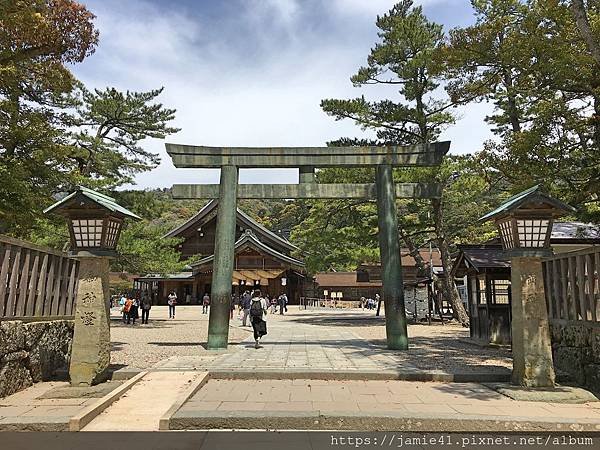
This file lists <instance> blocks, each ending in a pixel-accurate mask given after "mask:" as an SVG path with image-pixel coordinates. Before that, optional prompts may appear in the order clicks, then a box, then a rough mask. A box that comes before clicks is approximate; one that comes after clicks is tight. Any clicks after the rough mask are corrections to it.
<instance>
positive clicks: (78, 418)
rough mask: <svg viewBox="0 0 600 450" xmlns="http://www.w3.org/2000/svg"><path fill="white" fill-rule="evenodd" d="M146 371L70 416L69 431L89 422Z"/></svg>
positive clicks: (78, 429)
mask: <svg viewBox="0 0 600 450" xmlns="http://www.w3.org/2000/svg"><path fill="white" fill-rule="evenodd" d="M147 373H148V372H146V371H144V372H140V373H138V374H137V375H136V376H134V377H133V378H131V379H130V380H129V381H126V382H125V383H123V384H122V385H121V386H119V387H118V388H116V389H115V390H113V391H111V392H109V393H108V394H106V395H105V396H104V397H102V398H101V399H99V400H98V401H97V402H95V403H94V404H92V405H90V406H88V407H86V408H84V409H83V410H82V411H80V412H79V414H77V415H75V416H73V417H71V419H70V420H69V431H80V430H81V429H82V428H83V427H85V426H86V425H87V424H88V423H90V422H91V421H92V420H93V419H94V418H95V417H96V416H98V415H99V414H100V413H101V412H102V411H104V410H105V409H106V408H108V407H109V406H110V405H111V404H113V403H114V402H116V401H117V400H118V399H119V398H121V396H122V395H123V394H124V393H125V392H127V391H128V390H129V389H131V388H132V387H133V385H134V384H136V383H137V382H138V381H140V380H141V379H142V378H144V376H145V375H146V374H147Z"/></svg>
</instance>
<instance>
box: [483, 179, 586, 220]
mask: <svg viewBox="0 0 600 450" xmlns="http://www.w3.org/2000/svg"><path fill="white" fill-rule="evenodd" d="M530 203H538V204H540V203H543V204H546V205H548V206H549V208H551V209H553V210H554V212H555V213H556V212H565V213H567V212H574V211H575V208H573V207H572V206H571V205H567V204H566V203H563V202H561V201H560V200H558V199H556V198H554V197H551V196H549V195H548V194H546V193H544V192H542V191H541V190H540V185H539V184H536V185H535V186H532V187H530V188H529V189H526V190H524V191H523V192H519V193H518V194H516V195H513V196H512V197H510V198H509V199H508V200H506V201H505V202H504V203H502V204H501V205H500V206H498V207H497V208H496V209H494V210H493V211H491V212H489V213H487V214H486V215H484V216H483V217H481V218H480V219H479V220H480V221H486V220H490V219H494V218H495V217H497V216H501V215H505V214H508V213H510V212H512V211H514V210H516V209H518V208H519V207H521V206H524V205H526V204H530Z"/></svg>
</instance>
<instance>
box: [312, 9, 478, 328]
mask: <svg viewBox="0 0 600 450" xmlns="http://www.w3.org/2000/svg"><path fill="white" fill-rule="evenodd" d="M376 23H377V27H378V28H379V29H380V31H379V33H378V35H379V38H380V42H379V43H377V44H376V46H375V47H374V48H373V49H372V50H371V53H370V54H369V57H368V59H367V66H366V67H361V68H360V69H359V71H358V73H357V74H356V75H354V76H353V77H352V78H351V81H352V83H353V84H354V85H355V86H357V87H363V86H366V85H370V84H385V85H394V86H397V87H398V88H399V91H398V92H399V99H398V100H397V101H393V100H390V99H385V100H381V101H375V102H368V101H366V100H365V98H364V96H363V97H360V98H356V99H352V100H336V99H326V100H323V101H322V102H321V107H322V108H323V110H324V111H325V112H326V113H327V114H329V115H331V116H333V117H335V118H336V119H337V120H341V119H344V118H350V119H352V120H354V121H355V122H356V123H357V124H358V125H360V126H361V127H363V128H370V129H374V130H376V133H377V138H378V140H379V143H381V144H398V145H403V144H404V145H406V144H412V143H423V142H425V143H426V142H433V141H435V140H436V139H437V138H438V137H439V135H440V133H441V132H442V131H443V129H444V128H445V127H447V126H449V125H451V124H453V123H454V120H455V118H454V115H453V114H452V111H451V108H452V107H453V106H455V105H456V104H457V103H458V102H457V101H454V100H452V99H451V98H448V97H444V96H443V95H442V94H441V93H440V89H439V87H440V84H441V83H442V82H443V81H444V78H443V73H442V72H440V70H439V64H438V63H437V61H436V58H435V55H436V54H437V52H439V51H440V48H441V47H442V45H443V43H444V32H443V29H442V26H441V25H439V24H436V23H434V22H432V21H430V20H428V19H427V17H426V16H425V15H424V14H423V10H422V8H421V7H413V2H412V1H411V0H404V1H401V2H399V3H398V4H396V5H395V6H394V7H393V8H392V9H391V10H390V11H389V12H388V13H387V14H384V15H383V16H378V17H377V22H376ZM396 172H397V173H396V175H395V178H399V179H405V180H406V179H408V180H412V179H414V177H415V176H416V175H417V174H418V172H415V171H413V170H404V171H396ZM353 173H356V172H353ZM434 180H435V181H438V182H440V183H442V184H443V185H446V184H447V181H446V178H445V173H444V171H443V170H442V169H440V168H437V169H431V171H430V172H429V178H428V181H434ZM431 205H432V221H430V222H429V223H427V222H423V220H422V217H419V213H418V211H417V212H415V214H413V217H415V220H416V223H417V224H418V225H417V226H419V227H421V228H422V230H420V231H419V232H420V233H424V232H425V230H423V228H424V229H427V230H429V229H432V228H433V230H434V232H435V238H434V239H435V242H436V245H437V247H438V248H439V249H440V252H441V254H442V264H443V267H444V271H445V272H446V273H450V271H451V269H452V259H451V256H450V247H451V242H450V240H449V236H448V233H447V230H446V226H445V222H444V220H443V212H444V204H443V202H442V201H441V200H438V201H433V202H431ZM406 209H408V210H411V209H412V210H413V211H414V210H415V209H422V202H402V203H401V204H400V205H399V211H400V214H399V216H400V221H399V225H400V230H399V233H400V236H401V237H402V238H403V240H404V243H405V245H406V246H407V247H408V248H409V250H410V252H411V253H412V254H415V255H416V254H417V246H416V244H415V241H414V240H413V239H412V238H411V233H409V232H408V231H407V226H408V225H409V224H408V223H407V215H405V214H404V211H403V210H406ZM431 222H433V223H431ZM417 263H420V264H422V263H423V262H422V261H419V260H417ZM440 281H441V283H440V285H441V288H442V291H443V294H444V297H445V298H446V299H447V300H448V301H450V303H451V304H452V306H453V310H454V313H455V317H456V318H457V319H458V320H459V321H460V322H461V323H462V324H463V325H465V326H466V325H468V323H469V318H468V315H467V314H466V311H465V310H464V307H463V305H462V302H461V301H460V298H459V295H458V292H457V290H456V287H455V286H454V282H453V280H452V279H451V277H445V278H443V279H442V280H440Z"/></svg>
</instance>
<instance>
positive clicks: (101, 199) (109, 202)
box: [44, 186, 141, 220]
mask: <svg viewBox="0 0 600 450" xmlns="http://www.w3.org/2000/svg"><path fill="white" fill-rule="evenodd" d="M77 195H83V196H84V197H86V198H89V199H90V200H92V201H93V202H95V203H97V204H98V205H100V206H103V207H104V208H107V209H108V210H110V211H113V212H116V213H119V214H122V215H123V216H126V217H129V218H131V219H138V220H140V219H141V218H140V217H139V216H138V215H137V214H134V213H132V212H131V211H129V210H128V209H126V208H124V207H122V206H121V205H119V204H118V203H117V202H116V201H115V199H114V198H112V197H109V196H108V195H104V194H101V193H100V192H96V191H94V190H92V189H89V188H86V187H84V186H79V187H78V188H77V190H76V191H74V192H71V193H70V194H69V195H67V196H66V197H65V198H63V199H62V200H60V201H58V202H56V203H54V204H53V205H52V206H50V207H48V208H46V209H45V210H44V213H49V212H51V211H54V210H56V209H60V207H62V206H63V205H65V204H66V203H67V202H68V201H69V200H71V199H73V198H74V197H75V196H77Z"/></svg>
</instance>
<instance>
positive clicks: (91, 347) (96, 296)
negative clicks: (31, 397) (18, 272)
mask: <svg viewBox="0 0 600 450" xmlns="http://www.w3.org/2000/svg"><path fill="white" fill-rule="evenodd" d="M50 212H52V213H56V214H60V215H63V216H65V217H66V218H67V220H68V224H69V234H70V243H71V255H72V256H73V257H74V258H77V259H78V260H79V270H78V288H77V299H76V303H75V331H74V335H73V345H72V349H71V363H70V367H69V375H70V377H71V384H73V385H91V384H94V383H97V382H100V381H103V380H104V378H105V375H106V369H107V368H108V366H109V364H110V327H109V323H110V310H109V295H110V294H109V285H108V282H109V280H108V274H109V262H110V258H111V257H114V256H116V251H115V249H116V247H117V243H118V241H119V235H120V233H121V227H122V225H123V221H124V219H125V218H129V219H135V220H139V219H140V218H139V217H138V216H137V215H135V214H134V213H132V212H131V211H128V210H127V209H125V208H123V207H122V206H121V205H119V204H118V203H116V202H115V200H114V199H113V198H112V197H109V196H107V195H104V194H101V193H99V192H96V191H93V190H91V189H88V188H85V187H79V188H78V189H77V190H76V191H75V192H72V193H71V194H69V195H67V196H66V197H65V198H63V199H62V200H60V201H59V202H57V203H55V204H54V205H52V206H50V207H49V208H47V209H46V210H45V211H44V213H50Z"/></svg>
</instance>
